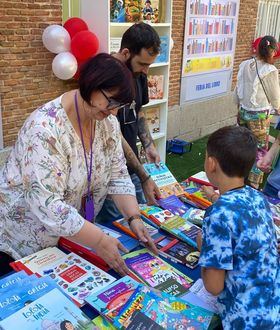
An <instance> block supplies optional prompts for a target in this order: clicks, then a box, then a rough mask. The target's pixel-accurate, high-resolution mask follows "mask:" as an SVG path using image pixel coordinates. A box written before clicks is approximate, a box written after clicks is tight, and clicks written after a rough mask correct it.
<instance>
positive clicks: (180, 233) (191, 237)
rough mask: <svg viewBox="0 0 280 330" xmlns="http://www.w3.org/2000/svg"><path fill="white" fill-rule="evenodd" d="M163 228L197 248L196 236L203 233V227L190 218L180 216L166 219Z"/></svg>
mask: <svg viewBox="0 0 280 330" xmlns="http://www.w3.org/2000/svg"><path fill="white" fill-rule="evenodd" d="M161 228H162V229H164V230H166V231H168V232H169V233H171V234H172V235H174V236H176V237H178V238H179V239H180V240H182V241H183V242H186V243H188V244H190V245H191V246H194V247H195V248H197V243H196V237H197V234H198V233H201V228H199V227H198V226H196V225H194V224H192V223H191V222H189V221H188V220H186V219H184V218H182V217H179V216H174V217H173V218H170V219H168V220H166V221H165V222H164V223H163V224H162V225H161Z"/></svg>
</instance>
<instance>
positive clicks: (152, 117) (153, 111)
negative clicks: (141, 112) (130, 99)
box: [145, 107, 160, 134]
mask: <svg viewBox="0 0 280 330" xmlns="http://www.w3.org/2000/svg"><path fill="white" fill-rule="evenodd" d="M159 113H160V109H159V107H152V108H147V109H146V111H145V117H146V121H147V124H148V127H149V130H150V133H151V134H154V133H159V132H160V117H159V116H160V114H159Z"/></svg>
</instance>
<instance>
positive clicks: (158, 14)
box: [141, 0, 164, 23]
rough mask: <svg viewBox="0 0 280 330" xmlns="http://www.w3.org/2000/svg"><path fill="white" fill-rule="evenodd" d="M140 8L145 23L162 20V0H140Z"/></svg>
mask: <svg viewBox="0 0 280 330" xmlns="http://www.w3.org/2000/svg"><path fill="white" fill-rule="evenodd" d="M141 10H142V19H143V21H144V22H145V23H159V22H163V19H164V17H163V16H164V15H163V14H164V12H163V11H164V10H163V0H150V1H149V0H148V1H147V0H142V4H141Z"/></svg>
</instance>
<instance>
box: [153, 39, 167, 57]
mask: <svg viewBox="0 0 280 330" xmlns="http://www.w3.org/2000/svg"><path fill="white" fill-rule="evenodd" d="M168 61H169V38H168V36H160V53H159V54H158V56H157V57H156V60H155V63H165V62H168Z"/></svg>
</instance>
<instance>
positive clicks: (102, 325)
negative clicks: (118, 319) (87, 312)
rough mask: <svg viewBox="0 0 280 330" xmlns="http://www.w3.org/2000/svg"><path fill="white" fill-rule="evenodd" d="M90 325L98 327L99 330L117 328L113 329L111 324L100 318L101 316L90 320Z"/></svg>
mask: <svg viewBox="0 0 280 330" xmlns="http://www.w3.org/2000/svg"><path fill="white" fill-rule="evenodd" d="M92 323H93V324H94V325H96V326H97V327H98V329H101V330H116V329H117V328H115V327H114V326H113V324H112V323H110V322H109V321H107V320H106V319H105V318H104V317H102V316H101V315H99V316H97V317H96V318H94V319H93V320H92Z"/></svg>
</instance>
